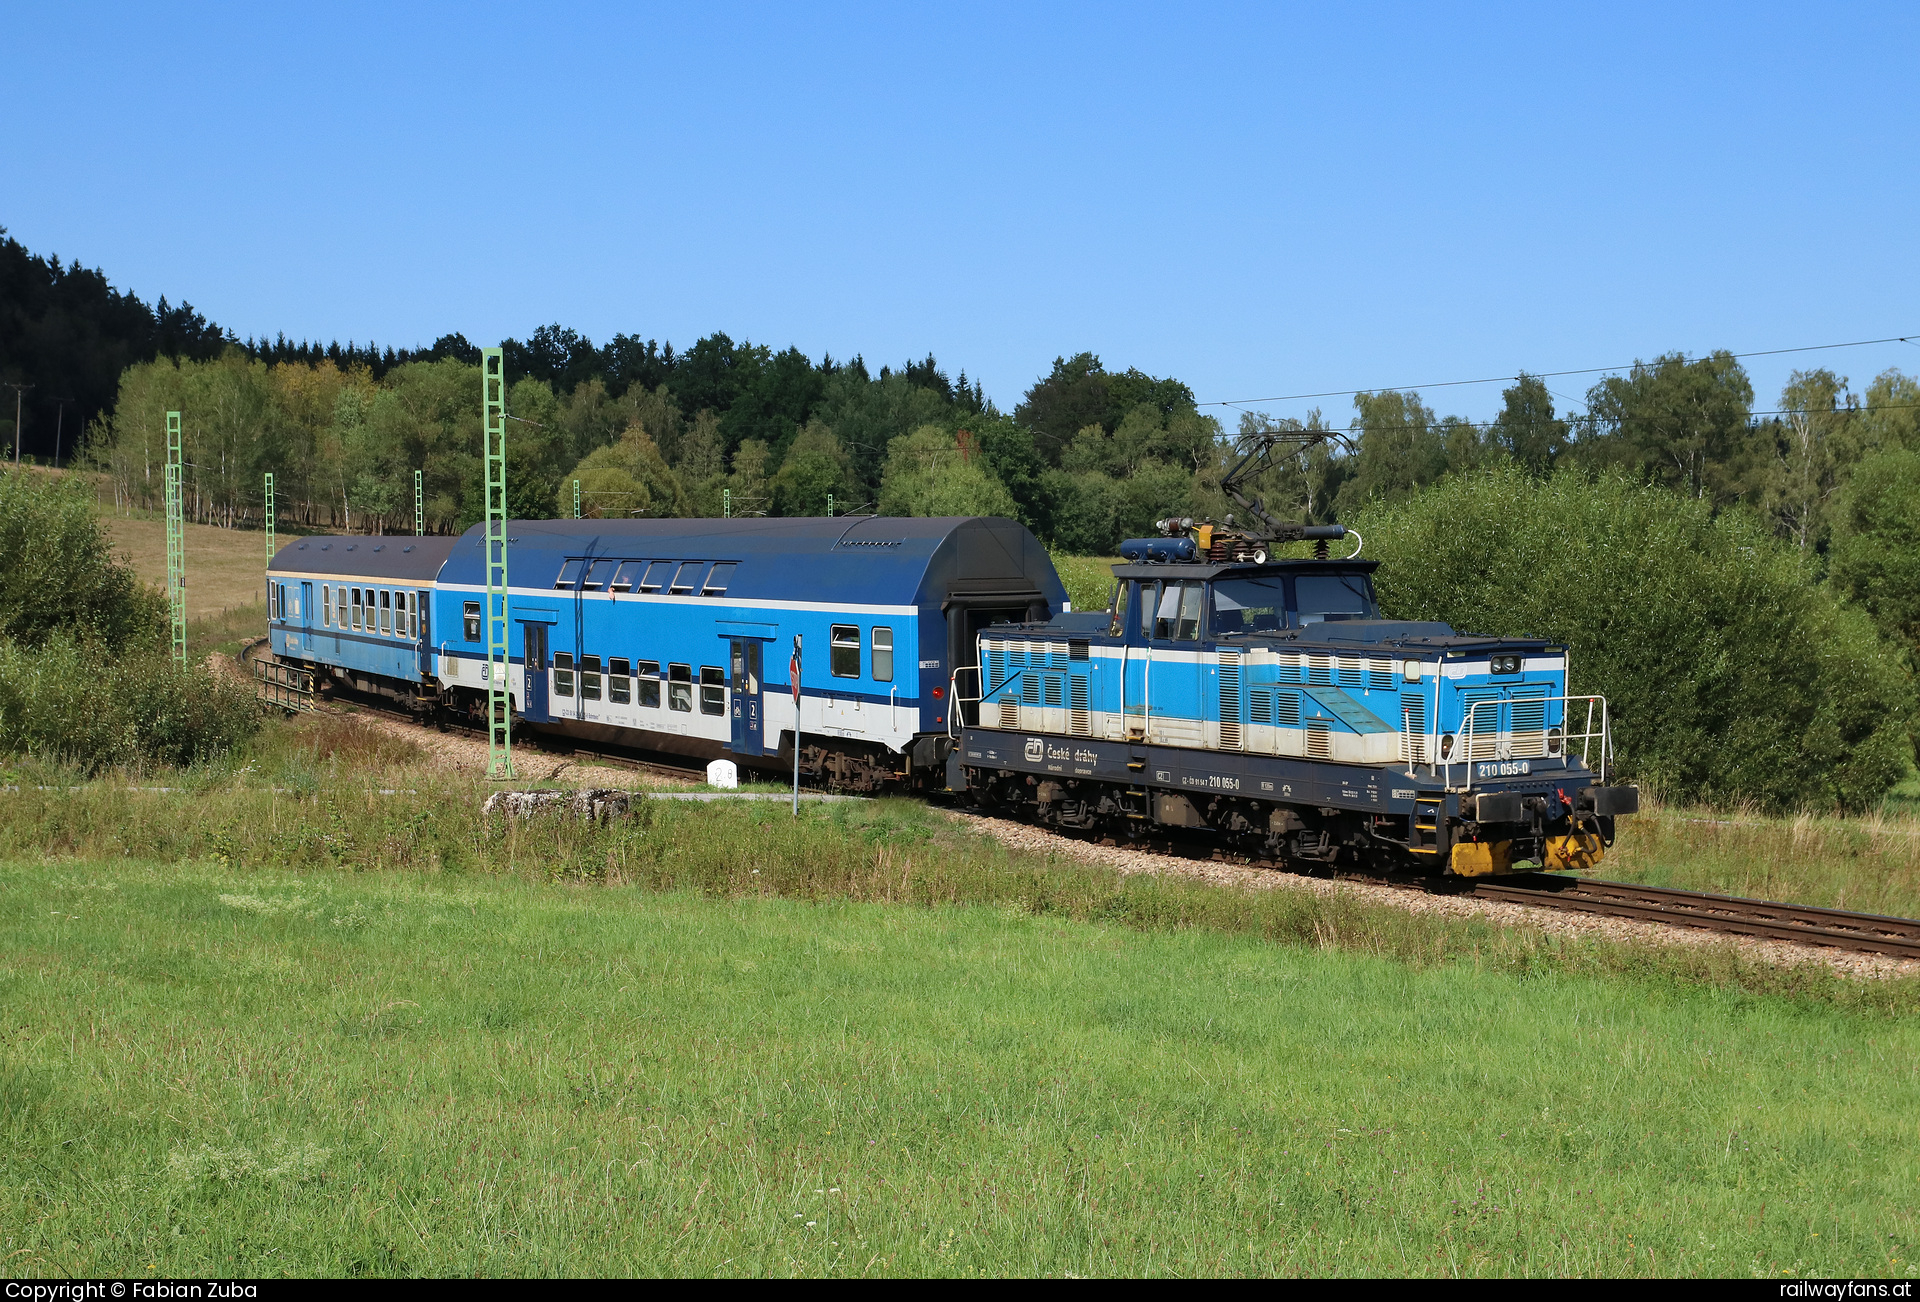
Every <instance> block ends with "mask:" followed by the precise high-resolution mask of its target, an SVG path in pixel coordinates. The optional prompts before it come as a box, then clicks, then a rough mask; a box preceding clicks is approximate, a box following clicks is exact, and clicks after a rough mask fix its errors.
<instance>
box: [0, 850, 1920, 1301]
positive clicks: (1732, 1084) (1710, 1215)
mask: <svg viewBox="0 0 1920 1302" xmlns="http://www.w3.org/2000/svg"><path fill="white" fill-rule="evenodd" d="M831 827H832V822H831V820H822V821H821V823H820V824H819V827H818V830H819V831H821V832H822V833H824V832H826V831H827V830H828V829H830V828H831ZM0 918H4V922H3V923H0V925H3V926H4V927H5V929H6V934H7V936H8V938H9V943H8V945H7V947H6V957H5V959H4V961H3V963H0V991H3V992H4V993H3V994H0V1007H4V1008H5V1009H6V1010H7V1012H6V1018H5V1030H6V1049H5V1057H4V1068H3V1069H0V1090H3V1091H4V1092H3V1093H0V1133H4V1136H5V1145H4V1150H3V1155H0V1167H3V1168H4V1171H5V1178H4V1180H0V1226H4V1227H5V1228H4V1229H0V1252H4V1253H5V1254H6V1255H7V1259H8V1260H9V1262H10V1263H11V1265H12V1268H13V1269H14V1270H17V1271H21V1272H23V1273H29V1272H30V1273H44V1274H60V1275H68V1276H73V1275H102V1274H129V1273H134V1274H138V1273H151V1274H155V1275H160V1276H169V1275H189V1274H196V1273H212V1274H222V1273H225V1274H240V1275H276V1274H283V1273H286V1274H382V1275H389V1274H435V1275H450V1274H476V1273H478V1274H489V1275H523V1274H559V1273H567V1274H574V1273H578V1274H599V1273H638V1274H651V1273H669V1274H743V1275H753V1274H773V1275H788V1274H805V1275H823V1274H825V1275H841V1274H844V1275H862V1274H941V1275H999V1274H1054V1275H1059V1274H1080V1275H1103V1274H1195V1273H1204V1274H1237V1273H1249V1274H1368V1275H1373V1274H1423V1275H1454V1274H1460V1275H1479V1274H1522V1275H1566V1274H1603V1275H1669V1274H1706V1275H1762V1276H1765V1275H1772V1276H1780V1275H1794V1276H1798V1275H1803V1274H1819V1275H1855V1274H1868V1275H1889V1274H1892V1275H1909V1274H1911V1273H1913V1270H1912V1265H1911V1258H1910V1253H1911V1251H1912V1247H1913V1245H1914V1241H1915V1237H1916V1235H1917V1234H1920V1225H1917V1224H1916V1211H1917V1210H1920V1209H1917V1208H1916V1201H1917V1200H1916V1196H1915V1193H1914V1190H1915V1189H1916V1188H1920V1144H1916V1139H1920V1136H1916V1134H1915V1129H1916V1125H1917V1124H1920V1123H1916V1120H1915V1118H1916V1117H1920V1068H1916V1065H1915V1064H1916V1063H1920V1030H1916V1024H1915V1023H1914V1022H1913V1021H1912V1019H1910V1018H1902V1019H1892V1018H1886V1017H1880V1016H1873V1015H1867V1014H1862V1013H1858V1012H1853V1013H1849V1012H1843V1011H1840V1010H1837V1009H1834V1008H1825V1007H1817V1006H1811V1005H1808V1004H1805V1003H1798V1002H1795V1001H1791V1000H1782V999H1769V998H1755V997H1747V996H1740V995H1736V994H1732V993H1729V992H1727V991H1724V990H1717V989H1714V988H1712V987H1707V986H1694V987H1686V986H1680V985H1648V984H1646V983H1635V982H1613V981H1607V980H1603V979H1598V978H1595V977H1592V976H1586V975H1572V974H1565V973H1555V972H1539V973H1534V974H1530V975H1526V974H1517V973H1513V972H1501V971H1490V970H1485V969H1482V968H1476V967H1475V966H1474V965H1473V964H1471V963H1468V962H1454V963H1443V964H1433V965H1427V966H1417V965H1412V964H1408V963H1405V962H1401V961H1396V960H1394V959H1392V958H1388V957H1383V956H1379V955H1373V954H1366V953H1356V952H1351V951H1345V950H1341V949H1338V948H1330V947H1314V946H1307V945H1275V944H1271V943H1267V942H1265V941H1262V940H1260V939H1258V938H1256V937H1251V936H1244V935H1227V934H1220V933H1218V932H1214V931H1210V930H1206V929H1199V928H1193V929H1183V930H1170V931H1158V932H1150V931H1140V930H1136V929H1133V928H1129V927H1125V926H1117V925H1113V924H1105V923H1100V922H1097V921H1081V920H1074V919H1070V918H1061V917H1050V916H1044V915H1035V914H1032V913H1030V912H1026V911H1024V910H1021V909H1018V908H1010V907H999V908H995V907H989V906H984V905H941V906H934V907H923V908H901V907H896V906H888V905H885V904H871V903H851V902H845V901H835V900H814V901H807V900H798V899H789V898H780V897H778V896H773V895H758V896H753V895H743V896H737V897H733V898H722V897H716V896H714V895H713V894H711V893H707V892H700V891H691V890H673V891H665V892H654V891H645V890H635V889H631V888H626V889H620V888H616V889H607V888H606V887H603V886H583V885H577V884H564V883H544V882H538V881H529V880H526V879H524V878H521V877H503V876H494V877H478V876H452V875H440V876H426V875H415V874H347V873H328V872H307V873H301V872H290V871H284V870H282V871H278V872H272V871H257V870H247V869H242V868H237V867H222V866H220V865H218V864H216V863H208V862H201V863H193V864H179V863H168V862H158V861H154V860H139V859H121V860H116V861H111V862H101V861H98V860H69V861H65V862H59V863H49V864H35V863H24V862H18V861H16V862H15V863H13V864H11V865H8V866H7V867H5V868H4V869H0Z"/></svg>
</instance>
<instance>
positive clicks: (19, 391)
mask: <svg viewBox="0 0 1920 1302" xmlns="http://www.w3.org/2000/svg"><path fill="white" fill-rule="evenodd" d="M7 387H8V388H9V389H12V390H13V464H14V465H16V466H17V465H19V464H20V422H21V421H22V420H23V419H25V416H24V404H23V403H22V402H21V397H22V396H23V395H24V394H25V393H26V391H27V390H28V389H31V388H32V387H33V386H32V385H31V384H15V383H13V382H12V381H11V380H9V381H7Z"/></svg>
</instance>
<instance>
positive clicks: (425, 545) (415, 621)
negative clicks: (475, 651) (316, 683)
mask: <svg viewBox="0 0 1920 1302" xmlns="http://www.w3.org/2000/svg"><path fill="white" fill-rule="evenodd" d="M458 541H459V540H458V539H455V538H406V537H393V538H369V537H351V538H296V539H294V540H293V541H292V542H289V543H287V544H285V545H284V546H282V547H281V548H280V550H279V551H277V552H276V553H274V557H273V562H272V564H270V565H269V566H268V567H267V631H268V636H269V638H270V639H271V641H272V645H273V653H274V655H275V656H276V657H278V658H279V659H280V660H281V661H282V662H284V663H287V664H295V665H305V666H306V667H308V668H310V669H312V670H314V671H315V675H316V678H317V679H319V680H320V681H322V682H324V683H326V684H328V685H332V686H340V687H345V688H349V689H351V690H353V691H358V692H364V693H367V694H370V695H377V696H385V697H388V698H390V699H392V700H395V701H398V702H399V703H401V704H402V705H406V706H408V707H410V708H414V709H425V708H429V707H430V706H431V705H432V703H433V702H434V700H435V699H436V698H437V695H438V693H437V691H436V689H435V687H434V673H435V666H434V663H433V655H432V653H431V651H430V649H429V648H430V647H431V646H432V642H433V620H432V593H433V586H434V583H435V582H436V581H437V579H438V578H439V574H440V567H441V566H442V565H444V564H445V563H446V560H447V556H448V554H449V553H450V552H452V551H453V549H454V546H455V544H456V543H457V542H458Z"/></svg>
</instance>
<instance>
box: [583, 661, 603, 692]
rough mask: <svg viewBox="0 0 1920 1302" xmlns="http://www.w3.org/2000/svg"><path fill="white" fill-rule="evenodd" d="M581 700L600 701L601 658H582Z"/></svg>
mask: <svg viewBox="0 0 1920 1302" xmlns="http://www.w3.org/2000/svg"><path fill="white" fill-rule="evenodd" d="M580 699H581V700H583V701H597V700H599V699H600V657H599V656H581V657H580Z"/></svg>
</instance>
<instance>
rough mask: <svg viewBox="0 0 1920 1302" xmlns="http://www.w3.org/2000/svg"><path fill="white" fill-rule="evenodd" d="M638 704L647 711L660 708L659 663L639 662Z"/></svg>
mask: <svg viewBox="0 0 1920 1302" xmlns="http://www.w3.org/2000/svg"><path fill="white" fill-rule="evenodd" d="M640 704H642V705H644V706H646V707H647V708H648V709H649V710H657V709H659V708H660V662H659V661H658V660H642V661H641V662H640Z"/></svg>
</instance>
